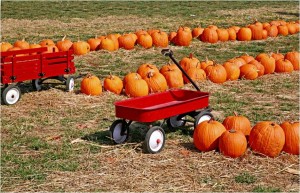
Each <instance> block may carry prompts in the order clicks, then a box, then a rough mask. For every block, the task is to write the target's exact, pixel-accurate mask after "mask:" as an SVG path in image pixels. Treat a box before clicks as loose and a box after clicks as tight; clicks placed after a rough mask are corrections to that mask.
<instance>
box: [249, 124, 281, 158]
mask: <svg viewBox="0 0 300 193" xmlns="http://www.w3.org/2000/svg"><path fill="white" fill-rule="evenodd" d="M284 144H285V135H284V131H283V129H282V128H281V127H280V126H279V125H278V124H276V123H274V122H271V121H262V122H259V123H257V124H256V125H255V126H254V127H253V128H252V130H251V132H250V135H249V145H250V147H251V149H252V150H253V151H255V152H258V153H261V154H264V155H266V156H269V157H276V156H278V155H279V154H280V152H281V150H282V149H283V146H284Z"/></svg>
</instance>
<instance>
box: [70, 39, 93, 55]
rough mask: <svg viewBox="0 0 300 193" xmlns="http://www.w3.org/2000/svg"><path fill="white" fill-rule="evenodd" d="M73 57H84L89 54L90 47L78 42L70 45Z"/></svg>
mask: <svg viewBox="0 0 300 193" xmlns="http://www.w3.org/2000/svg"><path fill="white" fill-rule="evenodd" d="M72 48H73V50H74V54H75V55H84V54H87V53H88V52H90V45H89V44H88V43H87V42H85V41H80V40H78V41H77V42H74V43H73V45H72Z"/></svg>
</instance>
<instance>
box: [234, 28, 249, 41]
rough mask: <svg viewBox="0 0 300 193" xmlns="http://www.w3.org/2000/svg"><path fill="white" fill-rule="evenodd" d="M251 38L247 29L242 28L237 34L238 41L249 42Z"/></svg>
mask: <svg viewBox="0 0 300 193" xmlns="http://www.w3.org/2000/svg"><path fill="white" fill-rule="evenodd" d="M251 38H252V31H251V29H250V28H248V27H242V28H240V29H239V31H238V32H237V40H239V41H250V40H251Z"/></svg>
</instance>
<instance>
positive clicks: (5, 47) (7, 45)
mask: <svg viewBox="0 0 300 193" xmlns="http://www.w3.org/2000/svg"><path fill="white" fill-rule="evenodd" d="M0 44H1V50H0V52H6V51H7V50H8V49H10V48H12V47H13V45H11V44H10V43H9V42H1V43H0Z"/></svg>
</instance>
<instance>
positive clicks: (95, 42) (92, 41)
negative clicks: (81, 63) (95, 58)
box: [87, 37, 101, 51]
mask: <svg viewBox="0 0 300 193" xmlns="http://www.w3.org/2000/svg"><path fill="white" fill-rule="evenodd" d="M87 43H88V44H89V45H90V50H91V51H95V50H99V49H100V43H101V40H100V39H98V38H97V37H95V38H89V39H88V40H87Z"/></svg>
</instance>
